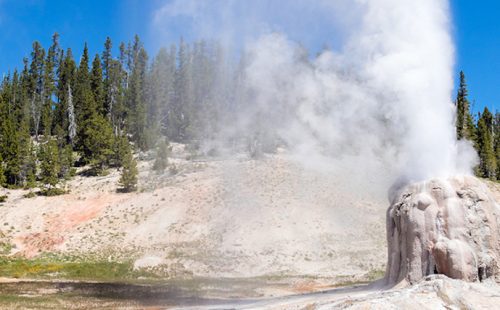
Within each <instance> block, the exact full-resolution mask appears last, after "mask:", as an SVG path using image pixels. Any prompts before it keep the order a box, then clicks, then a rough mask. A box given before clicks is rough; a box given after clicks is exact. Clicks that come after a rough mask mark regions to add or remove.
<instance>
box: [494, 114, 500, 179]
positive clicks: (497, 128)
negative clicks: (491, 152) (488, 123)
mask: <svg viewBox="0 0 500 310" xmlns="http://www.w3.org/2000/svg"><path fill="white" fill-rule="evenodd" d="M494 123H495V124H494V130H493V135H494V137H493V141H494V149H495V158H496V162H497V171H496V176H497V180H500V113H499V112H498V111H497V112H496V113H495V120H494Z"/></svg>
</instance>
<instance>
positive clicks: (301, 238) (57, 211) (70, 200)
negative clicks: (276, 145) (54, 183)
mask: <svg viewBox="0 0 500 310" xmlns="http://www.w3.org/2000/svg"><path fill="white" fill-rule="evenodd" d="M188 156H189V154H187V152H185V151H184V149H183V146H182V145H175V146H174V152H173V155H172V158H171V159H170V162H171V164H172V166H173V167H175V168H173V169H175V170H177V171H176V173H171V172H168V171H167V172H166V173H164V174H162V175H158V174H156V173H154V172H152V171H151V169H150V166H151V165H152V162H151V161H141V162H140V171H141V173H140V184H139V188H140V190H139V192H137V193H130V194H122V193H117V192H116V184H117V180H118V178H119V172H118V171H111V172H110V174H109V175H107V176H103V177H94V178H87V177H83V176H77V177H76V178H75V179H73V180H72V181H70V182H68V184H67V186H68V188H69V189H70V193H69V194H66V195H62V196H57V197H34V198H24V197H23V196H24V195H25V194H26V193H27V191H24V190H2V192H3V193H5V194H7V195H8V197H9V198H8V200H7V202H6V203H4V204H3V205H2V206H1V207H0V218H2V223H0V231H1V233H2V242H3V244H4V245H8V247H6V252H8V254H10V255H21V256H25V257H28V258H32V257H37V256H39V255H41V254H43V253H55V254H61V255H71V256H76V257H90V258H94V259H95V258H99V259H106V260H117V261H120V260H123V259H130V258H132V259H134V260H135V261H136V267H138V268H140V267H143V268H148V267H154V268H155V270H157V271H159V272H160V273H161V274H162V275H163V276H165V277H167V278H172V277H174V278H177V277H190V276H197V277H217V278H221V277H257V276H263V275H267V276H269V275H272V276H295V275H301V276H304V277H311V278H330V280H329V281H330V282H331V281H332V280H331V279H332V278H334V282H339V283H345V282H349V281H359V280H363V279H364V280H369V279H371V278H373V277H375V276H377V275H380V274H381V272H382V271H383V270H384V266H385V261H386V246H385V209H386V207H387V204H386V198H385V197H384V195H382V196H381V197H377V196H376V195H374V194H372V193H368V191H367V193H364V192H359V191H354V190H349V189H348V188H347V186H346V184H343V183H342V180H339V179H338V178H337V177H335V176H334V175H331V174H329V173H328V172H326V171H325V172H323V171H317V170H311V169H308V170H306V169H304V168H303V167H302V166H300V165H299V164H297V163H296V162H294V161H293V160H291V159H290V158H289V157H288V156H287V154H286V153H285V152H284V151H281V152H279V153H278V154H274V155H268V156H265V157H263V158H261V159H256V160H253V159H248V158H246V157H243V156H242V157H241V158H237V157H236V158H234V157H233V158H229V159H218V160H213V159H199V160H187V159H186V158H188ZM6 254H7V253H6Z"/></svg>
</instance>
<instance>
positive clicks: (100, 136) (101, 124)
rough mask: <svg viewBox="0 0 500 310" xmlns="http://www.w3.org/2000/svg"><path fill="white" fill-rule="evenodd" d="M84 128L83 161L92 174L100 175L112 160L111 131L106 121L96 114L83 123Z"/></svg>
mask: <svg viewBox="0 0 500 310" xmlns="http://www.w3.org/2000/svg"><path fill="white" fill-rule="evenodd" d="M84 128H85V129H84V133H83V135H82V143H83V145H84V150H83V151H84V160H85V161H86V162H87V163H89V164H90V165H91V168H92V171H91V172H93V174H96V175H99V174H102V173H103V172H104V171H105V169H106V167H107V166H109V164H110V163H111V160H112V159H113V154H114V152H113V146H114V136H113V129H112V128H111V126H110V124H109V122H108V120H107V119H106V118H104V117H103V116H102V115H100V114H98V113H94V114H93V115H92V116H91V117H90V119H88V120H87V121H86V122H85V123H84Z"/></svg>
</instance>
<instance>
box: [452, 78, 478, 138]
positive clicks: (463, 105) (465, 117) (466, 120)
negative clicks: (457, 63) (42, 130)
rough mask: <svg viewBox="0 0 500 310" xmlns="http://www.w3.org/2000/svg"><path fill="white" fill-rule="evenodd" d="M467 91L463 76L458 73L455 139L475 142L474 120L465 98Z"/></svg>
mask: <svg viewBox="0 0 500 310" xmlns="http://www.w3.org/2000/svg"><path fill="white" fill-rule="evenodd" d="M467 96H468V90H467V83H466V81H465V74H464V72H463V71H460V86H459V88H458V93H457V100H456V103H455V105H456V131H457V139H458V140H461V139H467V140H470V141H474V140H475V136H474V135H475V127H474V120H473V118H472V115H471V112H470V103H469V100H468V98H467Z"/></svg>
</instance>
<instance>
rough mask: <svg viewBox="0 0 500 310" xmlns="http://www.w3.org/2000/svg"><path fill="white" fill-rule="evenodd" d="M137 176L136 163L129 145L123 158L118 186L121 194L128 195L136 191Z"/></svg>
mask: <svg viewBox="0 0 500 310" xmlns="http://www.w3.org/2000/svg"><path fill="white" fill-rule="evenodd" d="M138 174H139V171H138V169H137V161H136V160H135V159H134V157H133V155H132V151H131V149H130V145H129V147H128V152H126V154H125V156H124V158H123V168H122V174H121V177H120V180H119V185H120V186H121V190H122V191H123V192H126V193H128V192H133V191H136V190H137V175H138Z"/></svg>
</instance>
